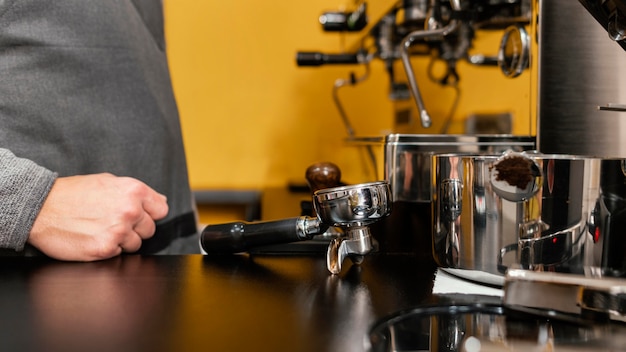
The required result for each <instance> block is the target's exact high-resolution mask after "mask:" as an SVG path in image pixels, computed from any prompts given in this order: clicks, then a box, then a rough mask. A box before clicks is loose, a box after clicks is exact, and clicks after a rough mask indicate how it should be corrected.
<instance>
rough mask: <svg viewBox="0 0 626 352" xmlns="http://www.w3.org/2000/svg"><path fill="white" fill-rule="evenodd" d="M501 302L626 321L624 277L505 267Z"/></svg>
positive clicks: (513, 305)
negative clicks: (506, 269) (597, 315)
mask: <svg viewBox="0 0 626 352" xmlns="http://www.w3.org/2000/svg"><path fill="white" fill-rule="evenodd" d="M591 275H593V274H592V273H591ZM503 304H504V305H506V306H510V307H513V308H516V307H522V308H534V309H541V310H544V311H547V312H548V311H557V312H563V313H572V314H578V315H580V314H583V313H590V312H592V313H595V314H603V315H605V316H606V317H609V318H611V319H615V320H622V321H626V315H625V314H626V280H625V279H620V278H607V277H602V276H596V277H593V276H585V275H572V274H560V273H548V272H535V271H528V270H520V269H509V270H508V271H507V273H506V276H505V283H504V296H503Z"/></svg>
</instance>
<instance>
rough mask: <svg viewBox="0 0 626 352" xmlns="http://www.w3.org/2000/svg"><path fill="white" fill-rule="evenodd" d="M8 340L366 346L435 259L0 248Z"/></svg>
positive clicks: (121, 345) (99, 345)
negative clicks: (94, 253) (42, 252)
mask: <svg viewBox="0 0 626 352" xmlns="http://www.w3.org/2000/svg"><path fill="white" fill-rule="evenodd" d="M0 262H1V264H0V272H1V273H0V295H1V296H2V298H1V299H0V317H1V318H0V341H2V350H3V351H17V350H19V351H24V350H40V351H57V350H59V351H162V350H164V351H174V350H175V351H193V350H203V351H204V350H209V351H244V350H254V351H364V350H367V347H366V346H367V341H368V339H367V337H368V331H369V329H370V328H371V326H372V324H373V323H374V322H376V321H378V320H380V319H382V318H383V317H385V316H388V315H390V314H392V313H394V312H397V311H398V310H402V309H406V308H410V307H412V306H415V305H417V304H419V303H421V302H424V301H426V300H428V299H429V297H430V296H431V291H432V285H433V278H434V272H435V268H434V267H433V266H432V264H431V263H430V262H427V261H420V260H419V259H418V258H416V257H415V256H410V255H390V254H387V255H383V254H379V255H377V254H374V255H370V256H368V257H366V259H365V261H364V262H363V263H362V264H361V265H359V266H357V265H352V264H351V263H349V262H346V263H345V265H344V270H343V271H342V273H341V274H340V275H337V276H333V275H330V274H329V273H328V271H327V270H326V261H325V257H323V256H274V255H255V256H249V255H236V256H225V257H217V258H211V257H206V256H201V255H190V256H135V255H129V256H123V257H118V258H113V259H110V260H106V261H101V262H95V263H66V262H58V261H54V260H50V259H47V258H32V257H31V258H18V257H4V258H0Z"/></svg>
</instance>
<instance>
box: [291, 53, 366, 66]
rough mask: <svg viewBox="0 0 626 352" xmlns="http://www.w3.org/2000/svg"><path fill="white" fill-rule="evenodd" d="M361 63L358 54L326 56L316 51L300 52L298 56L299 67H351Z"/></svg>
mask: <svg viewBox="0 0 626 352" xmlns="http://www.w3.org/2000/svg"><path fill="white" fill-rule="evenodd" d="M358 63H360V60H359V55H358V54H324V53H320V52H316V51H315V52H314V51H300V52H298V53H297V54H296V64H297V65H298V66H322V65H351V64H358Z"/></svg>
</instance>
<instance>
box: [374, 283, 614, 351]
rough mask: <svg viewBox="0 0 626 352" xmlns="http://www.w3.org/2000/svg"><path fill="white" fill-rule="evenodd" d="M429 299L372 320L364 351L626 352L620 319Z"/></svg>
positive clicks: (490, 301)
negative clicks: (423, 303)
mask: <svg viewBox="0 0 626 352" xmlns="http://www.w3.org/2000/svg"><path fill="white" fill-rule="evenodd" d="M464 296H467V297H470V298H466V299H464V298H462V297H464ZM435 301H437V302H434V303H431V304H426V305H424V306H420V307H415V308H413V309H409V310H406V311H402V312H398V313H396V314H394V315H391V316H389V317H387V318H385V319H383V320H380V321H379V322H378V323H376V324H375V325H374V326H373V328H372V329H371V330H370V336H369V342H370V344H371V345H370V350H371V351H375V352H379V351H394V352H400V351H465V352H478V351H626V325H624V324H622V323H621V322H597V321H589V320H585V319H582V318H578V317H574V316H571V315H557V314H554V312H550V313H549V314H547V313H546V314H545V315H544V314H542V313H541V312H521V311H517V310H511V309H509V308H507V307H504V306H502V305H501V304H500V303H499V302H498V299H497V298H494V297H489V296H485V297H479V296H475V295H473V296H469V295H454V296H450V297H445V296H441V297H437V299H435ZM479 301H480V302H479ZM535 313H538V314H535Z"/></svg>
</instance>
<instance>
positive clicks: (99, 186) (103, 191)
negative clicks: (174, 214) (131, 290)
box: [28, 174, 168, 261]
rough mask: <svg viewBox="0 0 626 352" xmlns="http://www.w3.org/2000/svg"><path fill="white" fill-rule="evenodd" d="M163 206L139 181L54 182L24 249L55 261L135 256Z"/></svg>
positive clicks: (92, 178) (100, 177)
mask: <svg viewBox="0 0 626 352" xmlns="http://www.w3.org/2000/svg"><path fill="white" fill-rule="evenodd" d="M167 212H168V205H167V200H166V197H165V196H164V195H161V194H159V193H157V192H156V191H154V190H153V189H152V188H150V187H148V186H147V185H146V184H144V183H142V182H141V181H139V180H136V179H133V178H129V177H117V176H114V175H111V174H94V175H85V176H71V177H59V178H58V179H57V180H56V181H55V183H54V185H53V186H52V189H51V190H50V193H49V194H48V197H47V198H46V201H45V202H44V204H43V207H42V208H41V211H40V212H39V215H38V216H37V218H36V219H35V222H34V224H33V227H32V229H31V231H30V236H29V238H28V243H30V244H31V245H33V246H34V247H36V248H37V249H39V250H40V251H42V252H43V253H45V254H46V255H48V256H50V257H53V258H56V259H60V260H74V261H92V260H100V259H106V258H110V257H114V256H116V255H119V254H120V253H122V252H135V251H137V250H138V249H139V247H140V246H141V243H142V241H143V240H144V239H147V238H150V237H152V236H153V235H154V231H155V229H156V225H155V220H159V219H162V218H164V217H165V216H166V215H167Z"/></svg>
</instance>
